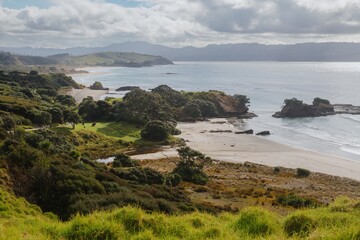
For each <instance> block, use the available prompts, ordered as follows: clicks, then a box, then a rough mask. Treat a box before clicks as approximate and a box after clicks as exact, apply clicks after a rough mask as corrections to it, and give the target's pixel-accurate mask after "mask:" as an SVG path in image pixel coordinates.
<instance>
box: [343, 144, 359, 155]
mask: <svg viewBox="0 0 360 240" xmlns="http://www.w3.org/2000/svg"><path fill="white" fill-rule="evenodd" d="M340 149H341V150H342V151H344V152H348V153H352V154H356V155H360V148H358V147H357V148H354V147H352V146H343V147H341V148H340Z"/></svg>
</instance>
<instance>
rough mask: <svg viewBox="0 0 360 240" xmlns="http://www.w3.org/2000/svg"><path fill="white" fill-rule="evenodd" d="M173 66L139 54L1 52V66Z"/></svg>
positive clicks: (154, 57)
mask: <svg viewBox="0 0 360 240" xmlns="http://www.w3.org/2000/svg"><path fill="white" fill-rule="evenodd" d="M167 64H173V63H172V62H171V61H169V60H168V59H166V58H164V57H160V56H152V55H145V54H138V53H124V52H99V53H91V54H86V55H81V56H71V55H69V54H67V53H64V54H56V55H50V56H47V57H43V56H30V55H18V54H11V53H9V52H3V53H1V52H0V65H4V66H28V65H64V66H72V67H83V66H122V67H149V66H154V65H167Z"/></svg>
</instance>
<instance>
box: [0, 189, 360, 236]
mask: <svg viewBox="0 0 360 240" xmlns="http://www.w3.org/2000/svg"><path fill="white" fill-rule="evenodd" d="M0 198H1V201H0V232H1V234H0V239H7V240H12V239H29V240H31V239H36V240H41V239H83V240H86V239H95V240H96V239H99V240H100V239H150V240H151V239H166V240H168V239H194V240H198V239H227V240H231V239H329V240H330V239H334V240H337V239H338V240H340V239H341V240H358V239H360V228H359V226H360V217H359V214H360V202H359V201H354V200H350V199H348V198H339V199H337V200H336V201H335V202H334V203H333V204H331V205H330V206H329V207H324V208H316V209H306V210H299V211H296V212H293V213H291V214H290V215H287V216H279V215H276V214H274V213H272V212H268V211H267V210H264V209H263V208H254V207H251V208H247V209H244V210H242V211H241V212H240V213H238V214H230V213H223V214H220V215H217V216H216V215H211V214H206V213H200V212H195V213H191V214H185V215H165V214H161V213H148V212H144V211H143V210H141V209H138V208H134V207H124V208H119V209H116V210H113V211H108V212H96V213H93V214H90V215H87V216H79V215H78V216H75V217H74V218H73V219H72V220H70V221H68V222H60V221H59V220H57V218H56V216H54V215H53V214H48V213H45V214H43V213H42V212H41V211H40V209H38V208H37V207H36V206H34V205H31V204H29V203H27V202H26V201H25V200H24V199H21V198H16V197H15V196H14V195H13V194H11V193H9V192H7V191H5V190H4V189H2V188H0Z"/></svg>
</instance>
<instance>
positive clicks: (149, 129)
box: [140, 121, 169, 141]
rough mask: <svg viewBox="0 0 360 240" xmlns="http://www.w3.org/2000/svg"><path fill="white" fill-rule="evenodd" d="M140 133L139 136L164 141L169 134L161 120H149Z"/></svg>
mask: <svg viewBox="0 0 360 240" xmlns="http://www.w3.org/2000/svg"><path fill="white" fill-rule="evenodd" d="M140 134H141V137H142V138H144V139H146V140H152V141H164V140H165V139H167V138H168V136H169V130H168V127H167V125H166V123H164V122H162V121H151V122H149V123H147V124H146V126H145V128H144V129H143V130H142V131H141V133H140Z"/></svg>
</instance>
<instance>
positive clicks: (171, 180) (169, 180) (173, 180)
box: [166, 173, 182, 187]
mask: <svg viewBox="0 0 360 240" xmlns="http://www.w3.org/2000/svg"><path fill="white" fill-rule="evenodd" d="M181 180H182V179H181V176H180V175H179V174H177V173H171V174H169V175H168V176H166V185H168V186H171V187H176V186H177V185H179V184H180V183H181Z"/></svg>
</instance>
